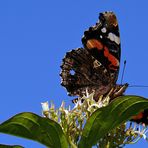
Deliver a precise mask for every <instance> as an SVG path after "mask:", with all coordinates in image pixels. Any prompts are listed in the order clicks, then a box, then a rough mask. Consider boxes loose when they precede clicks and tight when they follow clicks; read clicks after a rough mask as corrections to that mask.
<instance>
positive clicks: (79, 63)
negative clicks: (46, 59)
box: [60, 12, 128, 101]
mask: <svg viewBox="0 0 148 148" xmlns="http://www.w3.org/2000/svg"><path fill="white" fill-rule="evenodd" d="M82 43H83V46H84V48H77V49H74V50H72V51H70V52H67V53H66V56H65V57H64V59H63V63H62V65H61V69H62V71H61V74H60V76H61V77H62V82H61V85H62V86H64V87H65V88H66V89H67V91H68V93H69V95H71V96H80V97H82V96H83V95H84V94H85V93H86V89H87V91H88V93H92V91H94V92H95V94H94V99H95V100H96V101H97V100H98V99H99V96H100V95H105V94H107V93H109V91H110V90H111V89H112V88H114V91H113V92H116V93H113V94H114V96H112V98H114V97H117V96H118V95H122V94H123V92H124V91H125V89H126V88H127V86H128V84H125V85H117V84H116V81H117V78H118V73H119V64H120V52H121V47H120V36H119V27H118V22H117V18H116V16H115V14H114V13H113V12H104V13H100V16H99V22H98V23H96V25H94V26H92V27H90V28H89V29H88V30H87V31H85V32H84V36H83V37H82ZM117 92H119V93H117ZM120 92H121V93H120Z"/></svg>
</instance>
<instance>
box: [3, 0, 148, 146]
mask: <svg viewBox="0 0 148 148" xmlns="http://www.w3.org/2000/svg"><path fill="white" fill-rule="evenodd" d="M147 6H148V1H147V0H143V1H141V0H130V1H129V0H124V1H115V0H108V1H104V0H97V1H92V0H81V1H80V0H75V1H69V0H63V1H60V0H59V1H58V0H54V1H48V0H44V1H39V0H25V1H20V0H13V1H11V0H5V1H0V100H1V103H0V122H3V121H5V120H7V119H8V118H10V117H11V116H13V115H15V114H17V113H20V112H24V111H30V112H34V113H36V114H39V115H41V106H40V103H41V102H44V101H47V100H48V101H49V100H53V101H54V102H55V104H56V107H59V106H60V104H61V101H62V100H65V101H66V103H67V104H70V100H71V98H70V97H69V96H67V93H66V90H65V89H64V88H63V87H62V86H61V85H60V77H59V73H60V65H61V60H62V58H63V56H64V55H65V53H66V52H67V51H69V50H71V49H73V48H77V47H82V43H81V37H82V35H83V32H84V31H85V30H86V29H87V28H88V27H90V26H91V25H93V24H95V23H96V21H97V19H98V14H99V12H103V11H108V10H111V11H114V12H115V13H116V15H117V18H118V22H119V27H120V35H121V47H122V56H121V67H120V75H119V82H120V80H121V71H122V68H123V61H124V60H125V59H126V60H127V66H126V71H125V75H124V82H128V83H129V84H131V85H135V84H142V85H148V78H147V76H148V67H147V63H148V47H147V43H148V27H147V26H148V7H147ZM126 94H133V95H141V96H143V97H148V88H129V89H128V90H127V91H126ZM0 143H5V144H20V145H23V146H24V147H26V148H32V147H35V148H45V147H44V146H43V145H40V144H38V143H36V142H33V141H29V140H24V139H21V138H16V137H13V136H8V135H4V134H0ZM147 145H148V144H147V143H146V142H145V141H144V140H141V141H140V142H138V143H137V144H135V145H129V146H126V148H139V147H143V148H146V147H147Z"/></svg>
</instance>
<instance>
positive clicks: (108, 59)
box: [82, 12, 121, 83]
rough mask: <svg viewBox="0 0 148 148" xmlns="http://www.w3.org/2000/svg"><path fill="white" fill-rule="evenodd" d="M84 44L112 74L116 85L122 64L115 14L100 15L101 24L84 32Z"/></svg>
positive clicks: (105, 13)
mask: <svg viewBox="0 0 148 148" xmlns="http://www.w3.org/2000/svg"><path fill="white" fill-rule="evenodd" d="M82 43H83V45H84V47H85V48H86V49H87V50H88V52H89V53H90V54H91V55H92V56H93V57H94V58H95V59H97V60H98V61H99V62H100V63H101V64H102V65H103V66H104V67H105V68H106V69H107V70H108V72H109V73H110V75H111V78H112V79H113V83H116V80H117V77H118V72H119V64H120V52H121V48H120V36H119V27H118V22H117V18H116V16H115V14H114V13H113V12H104V13H100V16H99V22H98V23H96V25H95V26H92V27H90V28H89V30H87V31H85V32H84V36H83V38H82Z"/></svg>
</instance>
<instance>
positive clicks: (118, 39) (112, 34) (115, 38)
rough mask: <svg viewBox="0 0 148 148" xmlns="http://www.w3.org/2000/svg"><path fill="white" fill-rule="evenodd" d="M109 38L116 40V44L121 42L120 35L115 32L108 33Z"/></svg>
mask: <svg viewBox="0 0 148 148" xmlns="http://www.w3.org/2000/svg"><path fill="white" fill-rule="evenodd" d="M107 38H108V39H110V40H111V41H114V42H115V43H116V44H118V45H119V44H120V38H119V37H118V36H116V35H115V34H114V33H111V32H110V33H109V34H108V37H107Z"/></svg>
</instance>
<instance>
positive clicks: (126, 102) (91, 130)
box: [78, 96, 148, 148]
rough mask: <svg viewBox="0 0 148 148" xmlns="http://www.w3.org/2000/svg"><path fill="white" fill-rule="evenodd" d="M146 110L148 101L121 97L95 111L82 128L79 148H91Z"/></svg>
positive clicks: (135, 97) (136, 97) (141, 98)
mask: <svg viewBox="0 0 148 148" xmlns="http://www.w3.org/2000/svg"><path fill="white" fill-rule="evenodd" d="M146 108H148V99H145V98H143V97H139V96H121V97H118V98H116V99H115V100H114V101H112V102H111V103H110V104H109V105H108V106H106V107H103V108H100V109H98V110H97V111H95V112H94V113H93V114H92V116H91V117H90V118H89V120H88V121H87V122H86V125H85V126H84V130H83V132H82V137H81V139H80V142H79V145H78V146H79V148H84V147H87V148H91V147H92V145H95V144H96V143H97V141H98V140H99V139H100V138H103V137H104V136H105V135H106V134H107V133H108V132H109V131H111V130H112V129H114V128H115V127H117V126H119V125H120V124H121V123H123V122H125V121H127V120H129V119H131V117H132V116H133V115H136V114H137V113H139V112H140V111H142V110H144V109H146Z"/></svg>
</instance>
